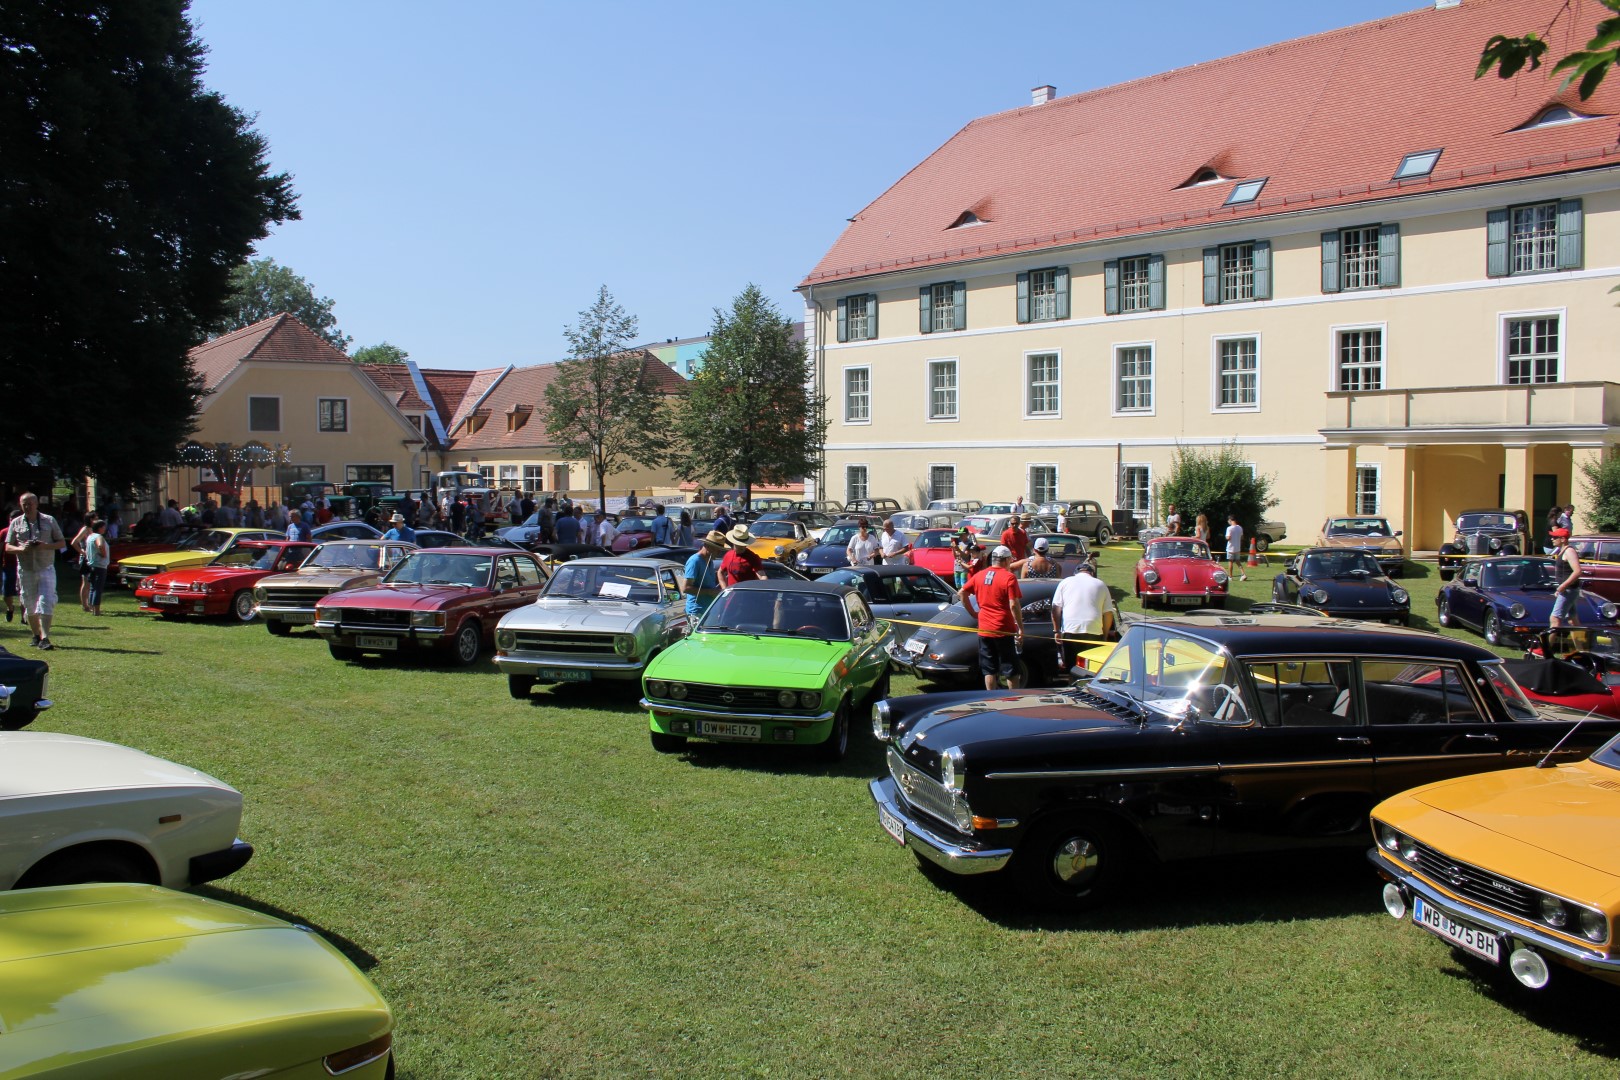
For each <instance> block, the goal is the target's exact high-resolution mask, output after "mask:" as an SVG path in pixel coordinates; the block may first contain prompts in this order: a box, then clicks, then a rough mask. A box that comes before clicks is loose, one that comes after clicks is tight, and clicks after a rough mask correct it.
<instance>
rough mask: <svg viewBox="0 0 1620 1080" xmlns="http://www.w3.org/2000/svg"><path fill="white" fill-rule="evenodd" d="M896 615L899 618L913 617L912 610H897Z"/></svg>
mask: <svg viewBox="0 0 1620 1080" xmlns="http://www.w3.org/2000/svg"><path fill="white" fill-rule="evenodd" d="M894 617H895V618H897V619H909V618H911V612H909V611H897V612H895V613H894Z"/></svg>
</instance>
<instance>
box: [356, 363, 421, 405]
mask: <svg viewBox="0 0 1620 1080" xmlns="http://www.w3.org/2000/svg"><path fill="white" fill-rule="evenodd" d="M359 367H360V370H361V371H363V372H365V373H366V377H367V378H369V379H370V380H371V381H372V382H374V383H376V384H377V389H379V390H381V391H382V392H383V396H384V397H386V398H388V400H389V401H390V402H391V403H392V404H393V406H394V408H396V409H398V410H399V411H401V412H418V413H420V412H427V411H429V405H428V403H427V402H425V401H423V400H422V398H421V395H419V394H418V393H417V392H416V383H415V381H414V380H413V379H412V378H411V369H410V368H408V367H406V366H405V365H404V364H361V365H359Z"/></svg>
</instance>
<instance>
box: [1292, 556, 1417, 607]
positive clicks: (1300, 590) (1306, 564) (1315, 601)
mask: <svg viewBox="0 0 1620 1080" xmlns="http://www.w3.org/2000/svg"><path fill="white" fill-rule="evenodd" d="M1271 598H1272V600H1274V601H1276V602H1277V603H1279V604H1303V605H1305V606H1307V607H1312V608H1315V609H1316V610H1317V611H1320V612H1321V613H1322V614H1324V615H1338V616H1341V617H1343V618H1346V619H1376V620H1378V621H1380V622H1398V623H1400V624H1401V625H1402V626H1405V625H1406V624H1407V623H1408V622H1409V621H1410V620H1411V618H1412V597H1411V594H1409V593H1408V592H1407V591H1406V590H1405V589H1403V588H1401V587H1400V586H1399V585H1397V584H1395V583H1394V582H1393V581H1391V580H1389V578H1387V577H1386V576H1384V572H1383V570H1382V569H1380V568H1379V565H1378V560H1377V559H1375V558H1374V557H1373V556H1371V555H1369V554H1367V553H1366V552H1365V551H1346V550H1345V549H1343V548H1326V547H1316V548H1306V549H1305V550H1304V551H1302V552H1300V553H1299V554H1298V555H1296V556H1294V557H1293V558H1292V559H1290V560H1289V561H1288V566H1287V567H1286V568H1285V569H1284V570H1283V572H1282V573H1280V574H1278V575H1277V576H1276V577H1275V578H1274V579H1272V582H1271Z"/></svg>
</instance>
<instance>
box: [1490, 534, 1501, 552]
mask: <svg viewBox="0 0 1620 1080" xmlns="http://www.w3.org/2000/svg"><path fill="white" fill-rule="evenodd" d="M1491 550H1492V551H1501V550H1502V541H1500V540H1498V539H1496V538H1495V537H1492V538H1491Z"/></svg>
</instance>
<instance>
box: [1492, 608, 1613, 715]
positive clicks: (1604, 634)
mask: <svg viewBox="0 0 1620 1080" xmlns="http://www.w3.org/2000/svg"><path fill="white" fill-rule="evenodd" d="M1506 667H1507V669H1508V670H1509V671H1510V672H1512V673H1513V678H1514V680H1515V681H1516V682H1517V683H1518V684H1519V687H1520V689H1522V690H1523V691H1524V696H1525V697H1527V698H1529V699H1530V700H1531V701H1534V702H1546V703H1548V704H1551V705H1562V706H1564V707H1565V708H1568V709H1576V710H1578V711H1580V712H1584V713H1593V714H1596V715H1598V716H1614V717H1620V631H1617V630H1616V629H1615V628H1614V627H1612V626H1592V627H1587V626H1564V627H1560V628H1558V629H1556V630H1547V631H1543V632H1542V633H1540V634H1537V635H1536V636H1535V638H1534V639H1532V641H1531V644H1530V648H1529V649H1527V650H1526V651H1525V654H1524V659H1523V660H1509V661H1507V662H1506Z"/></svg>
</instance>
